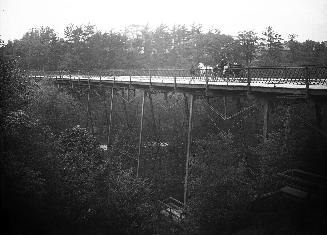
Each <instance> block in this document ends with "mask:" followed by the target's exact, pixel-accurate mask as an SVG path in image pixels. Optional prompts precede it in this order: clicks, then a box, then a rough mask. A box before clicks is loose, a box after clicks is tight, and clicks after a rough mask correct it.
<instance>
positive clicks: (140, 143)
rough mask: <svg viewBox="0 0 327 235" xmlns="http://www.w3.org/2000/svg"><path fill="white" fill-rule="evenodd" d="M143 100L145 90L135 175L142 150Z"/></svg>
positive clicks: (137, 171) (137, 174)
mask: <svg viewBox="0 0 327 235" xmlns="http://www.w3.org/2000/svg"><path fill="white" fill-rule="evenodd" d="M144 101H145V91H143V98H142V110H141V123H140V133H139V150H138V154H137V168H136V177H139V170H140V157H141V150H142V131H143V117H144Z"/></svg>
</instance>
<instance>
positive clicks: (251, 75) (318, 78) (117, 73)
mask: <svg viewBox="0 0 327 235" xmlns="http://www.w3.org/2000/svg"><path fill="white" fill-rule="evenodd" d="M29 76H30V77H48V78H54V79H91V78H93V79H97V78H98V79H99V78H100V77H101V78H102V79H103V80H113V78H114V77H119V78H121V79H126V80H135V81H148V80H149V79H152V80H153V81H154V82H159V80H160V79H161V81H162V82H164V80H165V81H166V82H167V81H168V82H169V81H170V80H171V81H173V80H174V81H176V80H178V81H181V82H182V81H184V82H185V81H203V82H207V83H215V82H227V85H228V83H229V84H230V83H247V84H251V83H253V84H254V83H259V84H285V83H286V84H294V85H306V86H308V85H327V67H249V68H232V69H229V70H226V71H223V70H209V69H207V70H200V69H195V70H190V69H128V70H123V69H122V70H118V69H115V70H106V71H95V72H85V71H75V72H70V71H51V72H48V71H29ZM163 78H164V79H163Z"/></svg>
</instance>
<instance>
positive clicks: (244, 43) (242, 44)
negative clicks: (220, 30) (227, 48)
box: [237, 31, 259, 66]
mask: <svg viewBox="0 0 327 235" xmlns="http://www.w3.org/2000/svg"><path fill="white" fill-rule="evenodd" d="M258 40H259V38H258V36H257V34H256V33H255V32H254V31H242V32H239V33H238V35H237V43H238V45H239V46H238V50H239V52H240V56H241V59H242V60H243V61H244V62H245V64H246V65H247V66H249V65H250V64H251V62H252V61H253V60H254V59H255V57H256V51H257V49H258Z"/></svg>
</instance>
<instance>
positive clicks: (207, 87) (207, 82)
mask: <svg viewBox="0 0 327 235" xmlns="http://www.w3.org/2000/svg"><path fill="white" fill-rule="evenodd" d="M205 73H206V74H205V75H206V96H207V95H208V90H209V78H208V71H207V69H206V70H205Z"/></svg>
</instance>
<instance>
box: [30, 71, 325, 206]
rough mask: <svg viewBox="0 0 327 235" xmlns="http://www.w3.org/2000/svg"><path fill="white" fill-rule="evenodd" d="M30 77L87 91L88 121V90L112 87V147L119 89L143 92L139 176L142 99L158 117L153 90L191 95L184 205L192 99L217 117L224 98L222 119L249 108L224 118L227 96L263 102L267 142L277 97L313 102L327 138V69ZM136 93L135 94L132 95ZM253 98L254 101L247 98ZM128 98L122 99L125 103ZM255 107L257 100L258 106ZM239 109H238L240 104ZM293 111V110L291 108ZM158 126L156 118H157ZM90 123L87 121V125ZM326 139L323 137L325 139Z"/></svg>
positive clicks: (42, 74)
mask: <svg viewBox="0 0 327 235" xmlns="http://www.w3.org/2000/svg"><path fill="white" fill-rule="evenodd" d="M28 76H29V77H30V78H34V79H44V78H47V79H50V80H53V81H54V82H55V84H57V85H58V87H60V86H69V87H71V88H75V87H77V88H78V87H86V88H87V89H86V92H87V95H88V96H87V102H88V107H87V113H88V117H87V120H89V119H91V111H90V110H91V107H90V104H89V100H90V95H89V93H90V89H91V87H98V86H99V87H106V86H107V87H110V88H111V98H110V107H109V123H108V146H110V143H111V138H112V137H111V132H112V125H113V123H112V122H113V120H112V113H113V106H114V96H115V95H118V92H117V91H119V90H121V91H122V93H121V95H120V97H122V98H123V99H124V94H125V92H124V91H125V90H126V89H128V92H127V96H129V91H130V90H134V91H135V90H136V89H140V90H143V96H142V108H141V113H140V116H141V118H140V130H139V144H138V154H137V159H136V160H137V169H136V175H137V176H138V175H139V167H140V157H141V154H142V146H143V145H142V128H143V122H144V120H143V116H144V101H145V97H146V94H148V97H149V100H150V104H151V105H150V107H152V108H151V109H152V110H151V112H152V117H153V119H154V113H153V112H154V111H153V104H152V98H151V91H152V90H158V91H160V92H164V93H165V94H167V93H168V92H171V91H173V92H182V93H184V94H188V95H189V97H190V99H189V101H188V100H186V101H185V104H187V106H188V108H187V110H186V112H189V113H188V115H187V116H188V137H187V153H186V165H185V167H186V170H185V183H184V205H185V206H186V201H187V187H188V167H189V159H190V154H191V152H190V151H191V149H190V147H191V144H192V140H191V131H192V114H193V108H194V97H197V98H200V99H201V98H203V97H205V98H206V99H207V101H208V102H207V103H206V105H208V107H209V108H210V109H211V110H212V111H214V112H216V113H218V112H217V111H216V110H214V108H213V107H212V106H210V103H209V99H210V98H212V97H222V98H223V100H224V105H225V111H224V114H222V115H221V114H219V113H218V114H219V115H220V116H221V117H222V119H223V120H227V119H228V118H230V117H234V116H235V115H238V114H240V113H242V112H243V111H246V110H248V109H250V108H251V107H252V106H251V107H246V108H245V109H243V110H240V111H239V112H237V113H236V114H232V115H231V116H230V117H227V116H226V110H227V102H226V99H227V98H228V96H233V97H235V96H236V97H237V96H245V97H247V98H248V99H255V100H259V103H261V104H263V127H262V136H263V141H266V140H267V138H268V117H269V115H268V114H269V104H271V103H272V102H276V99H280V98H281V99H285V100H287V102H289V103H288V108H289V107H290V106H291V105H292V102H294V101H295V102H304V103H306V102H308V101H310V102H312V101H313V102H314V104H315V109H316V112H315V115H316V120H317V125H316V126H313V128H314V129H315V130H316V131H317V133H319V135H320V136H321V137H323V138H325V137H326V136H327V135H326V133H324V132H323V131H322V130H321V127H322V111H321V105H322V104H324V103H325V102H326V101H327V99H326V96H327V67H318V66H311V67H249V68H238V69H233V70H232V71H230V72H229V73H227V74H223V73H222V72H221V71H218V72H213V71H212V70H196V71H190V70H186V69H156V70H153V69H129V70H108V71H98V72H68V71H56V72H46V71H29V72H28ZM134 94H135V92H134ZM249 97H250V98H249ZM127 100H129V98H127V99H124V102H125V101H127ZM238 103H239V101H238ZM254 103H255V102H254ZM236 106H237V105H236ZM288 110H289V109H288ZM285 115H286V116H287V118H286V119H287V121H286V124H285V125H289V115H290V114H289V113H288V114H285ZM153 122H154V123H155V120H153ZM87 123H89V122H87ZM321 139H322V138H321Z"/></svg>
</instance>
